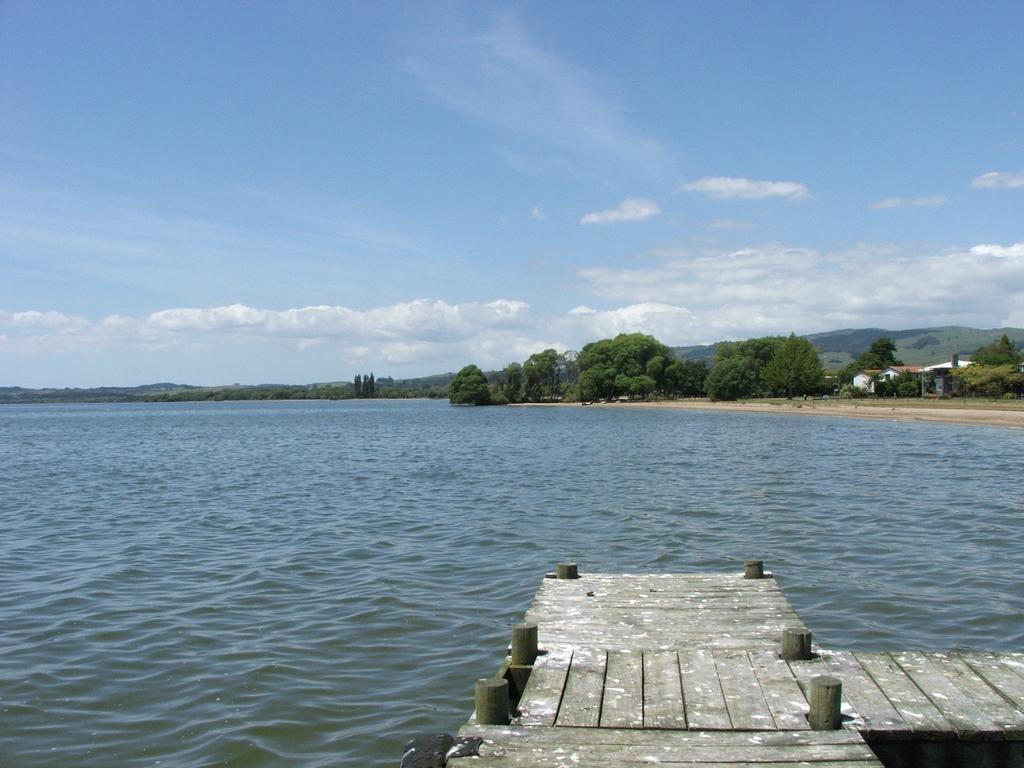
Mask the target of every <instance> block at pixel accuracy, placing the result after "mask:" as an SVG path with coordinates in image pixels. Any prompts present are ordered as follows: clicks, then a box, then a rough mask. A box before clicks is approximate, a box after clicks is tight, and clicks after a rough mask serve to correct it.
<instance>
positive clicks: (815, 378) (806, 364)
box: [764, 333, 825, 398]
mask: <svg viewBox="0 0 1024 768" xmlns="http://www.w3.org/2000/svg"><path fill="white" fill-rule="evenodd" d="M824 375H825V371H824V370H823V369H822V367H821V360H820V359H819V358H818V351H817V350H816V349H815V348H814V345H813V344H811V342H810V341H808V340H807V339H805V338H803V337H802V336H797V335H796V334H794V333H791V334H789V338H788V339H786V340H785V341H783V342H782V343H781V344H780V345H779V346H778V348H777V349H776V350H775V354H774V355H773V356H772V359H771V360H770V361H768V364H767V365H766V366H765V368H764V382H765V384H766V385H767V387H768V388H769V389H770V390H772V391H773V392H779V393H784V394H785V395H786V397H788V398H792V397H793V396H794V395H806V394H808V393H810V392H814V391H815V390H817V389H818V387H820V386H821V380H822V378H823V377H824Z"/></svg>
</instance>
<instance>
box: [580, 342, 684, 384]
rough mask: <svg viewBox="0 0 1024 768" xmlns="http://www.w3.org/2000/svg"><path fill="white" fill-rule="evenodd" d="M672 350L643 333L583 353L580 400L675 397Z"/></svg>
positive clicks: (598, 344)
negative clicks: (617, 397)
mask: <svg viewBox="0 0 1024 768" xmlns="http://www.w3.org/2000/svg"><path fill="white" fill-rule="evenodd" d="M673 361H675V355H673V353H672V350H671V349H669V348H668V347H666V346H665V345H664V344H662V343H661V342H660V341H658V340H657V339H655V338H654V337H653V336H647V335H646V334H642V333H621V334H619V335H618V336H616V337H615V338H614V339H601V340H600V341H595V342H592V343H590V344H587V345H586V346H585V347H583V349H582V350H580V354H579V357H578V359H577V362H578V364H579V369H580V378H579V396H580V398H582V399H583V400H597V399H600V398H603V397H605V398H606V397H616V396H619V395H628V396H629V397H634V398H635V397H647V396H648V395H651V394H653V393H654V392H656V391H661V392H664V393H665V394H671V389H670V385H671V383H672V382H671V380H670V378H669V376H668V373H667V372H668V369H669V366H670V365H671V362H673Z"/></svg>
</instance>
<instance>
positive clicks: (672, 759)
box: [448, 726, 881, 768]
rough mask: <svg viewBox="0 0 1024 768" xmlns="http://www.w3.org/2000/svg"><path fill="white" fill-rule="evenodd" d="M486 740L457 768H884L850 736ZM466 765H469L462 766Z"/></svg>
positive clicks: (611, 735) (591, 735)
mask: <svg viewBox="0 0 1024 768" xmlns="http://www.w3.org/2000/svg"><path fill="white" fill-rule="evenodd" d="M460 735H463V736H477V737H481V738H483V739H484V743H483V744H482V745H481V747H480V757H476V758H453V759H452V760H450V761H449V763H448V765H449V766H450V767H451V768H459V767H460V766H464V767H465V768H470V767H471V766H481V765H494V766H509V767H511V766H516V768H520V767H521V768H527V767H528V766H529V767H531V768H537V767H541V766H543V767H545V768H555V767H557V768H563V767H564V768H568V767H569V766H581V765H584V766H588V767H590V766H599V767H601V768H610V767H611V766H626V765H651V764H671V765H699V766H704V768H711V767H712V766H717V767H725V766H728V767H729V768H738V766H762V768H784V767H785V768H789V767H791V766H798V765H801V766H808V765H813V766H815V768H822V766H832V767H833V768H835V767H837V766H845V767H846V768H869V767H871V768H880V766H881V763H879V762H878V760H877V758H876V757H875V755H874V753H873V752H872V751H871V750H870V749H869V748H868V747H867V745H866V744H865V742H864V740H863V739H862V738H861V736H860V734H858V733H856V732H851V731H828V732H814V731H797V732H794V731H766V732H754V733H751V732H738V731H723V732H709V731H678V730H677V731H664V730H661V731H659V730H624V729H611V728H609V729H604V728H601V729H596V728H595V729H587V728H514V727H495V726H490V727H487V726H475V727H466V728H464V729H463V730H462V731H461V732H460ZM462 761H465V762H462Z"/></svg>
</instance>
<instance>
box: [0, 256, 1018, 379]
mask: <svg viewBox="0 0 1024 768" xmlns="http://www.w3.org/2000/svg"><path fill="white" fill-rule="evenodd" d="M649 259H650V260H649V261H648V262H646V263H641V264H640V265H639V266H636V265H634V266H630V267H629V268H621V269H616V268H609V267H591V268H588V269H583V270H580V271H579V273H578V274H579V277H580V280H581V283H582V285H581V288H582V289H583V290H585V291H587V292H589V293H590V294H591V295H592V296H594V297H595V301H594V302H589V303H588V304H587V305H580V306H576V307H573V308H572V309H569V310H567V311H563V312H562V313H560V314H555V315H550V314H549V315H546V316H539V315H537V314H536V313H535V312H534V311H533V310H531V308H530V306H529V305H528V304H526V303H525V302H523V301H518V300H514V299H499V300H495V301H488V302H464V303H458V304H453V303H448V302H445V301H440V300H432V299H418V300H415V301H409V302H401V303H396V304H390V305H386V306H380V307H372V308H368V309H353V308H350V307H344V306H338V305H318V306H307V307H298V308H291V309H267V308H262V307H253V306H248V305H244V304H231V305H223V306H214V307H205V308H196V307H178V308H168V309H163V310H160V311H158V312H153V313H150V314H147V315H142V316H138V317H132V316H128V315H123V314H111V315H108V316H106V317H104V318H102V319H100V320H90V319H86V318H82V317H79V316H77V315H73V314H65V313H61V312H59V311H42V310H28V311H19V312H10V311H0V368H2V369H4V370H8V371H19V372H27V371H30V370H41V369H42V368H45V367H46V366H47V365H48V366H49V370H50V371H51V372H52V373H51V374H50V375H52V376H54V377H56V378H55V379H53V380H51V381H46V382H41V381H39V378H38V376H41V375H42V374H37V378H36V379H33V380H31V381H30V380H28V376H27V374H26V379H23V380H22V381H8V382H4V383H9V384H21V385H23V386H41V385H57V386H71V385H78V386H82V385H90V384H95V383H107V384H126V383H145V382H152V381H182V380H184V381H187V382H188V383H197V384H201V383H211V384H216V383H222V382H229V381H248V382H252V383H255V382H258V381H293V382H302V381H326V380H337V379H339V378H346V377H348V376H350V375H352V374H353V373H355V372H356V371H357V370H358V371H362V372H365V371H370V370H373V371H376V372H377V373H378V375H388V374H390V375H399V376H400V375H410V376H417V375H424V374H428V373H436V372H441V371H445V370H458V368H460V367H461V366H463V365H465V364H466V363H467V362H474V363H476V364H477V365H480V366H481V367H484V368H500V367H502V366H504V365H505V364H507V363H509V362H511V361H513V360H518V361H522V360H524V359H526V357H528V356H529V355H530V354H532V353H534V352H537V351H539V350H541V349H545V348H547V347H554V348H555V349H559V350H564V349H579V348H580V347H581V346H582V345H583V344H586V343H587V342H590V341H593V340H595V339H599V338H604V337H609V336H614V335H616V334H618V333H628V332H636V331H639V332H643V333H650V334H653V335H655V336H656V337H658V338H659V339H661V340H662V341H664V342H666V343H668V344H694V343H704V342H711V341H716V340H720V339H726V338H746V337H750V336H756V335H763V334H768V333H788V332H789V331H791V330H792V331H796V332H798V333H807V332H813V331H819V330H828V329H834V328H843V327H864V326H872V325H874V326H879V327H889V328H908V327H920V326H922V325H961V324H962V325H973V326H979V327H999V326H1002V325H1007V324H1014V323H1016V324H1020V322H1021V320H1020V318H1021V317H1022V315H1021V310H1020V307H1022V306H1024V242H1020V243H1009V244H993V243H981V244H978V245H975V246H974V247H971V248H948V249H938V250H936V249H927V250H924V249H922V250H915V249H911V248H907V247H903V246H898V245H886V244H881V245H879V244H857V245H854V246H851V247H849V248H846V249H844V250H837V251H827V252H822V251H818V250H815V249H811V248H799V247H789V246H785V245H782V244H777V243H767V244H761V245H757V246H751V247H747V248H742V249H738V250H723V249H720V248H714V247H708V248H704V249H702V250H693V249H684V248H669V249H663V250H660V251H658V252H656V253H654V254H652V255H651V256H650V257H649ZM597 301H601V302H603V305H602V304H598V303H597ZM30 358H32V359H33V360H35V361H37V362H35V363H32V365H30V364H29V362H30ZM70 360H77V361H78V363H79V366H80V370H83V371H84V370H87V371H94V372H95V373H91V374H89V375H92V376H94V377H99V376H110V377H112V378H110V379H99V380H98V381H95V380H93V381H91V382H86V381H82V380H68V378H67V377H68V375H69V374H68V371H69V370H71V366H70V365H69V364H68V361H70ZM38 361H42V362H38ZM33 366H35V367H34V368H33ZM114 371H122V373H121V374H116V373H113V372H114ZM197 372H198V373H197ZM203 372H205V373H203ZM19 375H20V374H19ZM126 377H137V378H136V379H135V380H134V381H132V380H126Z"/></svg>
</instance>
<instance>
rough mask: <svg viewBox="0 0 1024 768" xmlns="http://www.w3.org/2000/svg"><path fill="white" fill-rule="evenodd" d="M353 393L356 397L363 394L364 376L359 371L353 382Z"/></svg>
mask: <svg viewBox="0 0 1024 768" xmlns="http://www.w3.org/2000/svg"><path fill="white" fill-rule="evenodd" d="M352 393H353V394H354V395H355V396H356V397H362V396H363V377H362V376H360V375H359V374H358V373H357V374H356V378H355V380H354V381H353V382H352Z"/></svg>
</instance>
